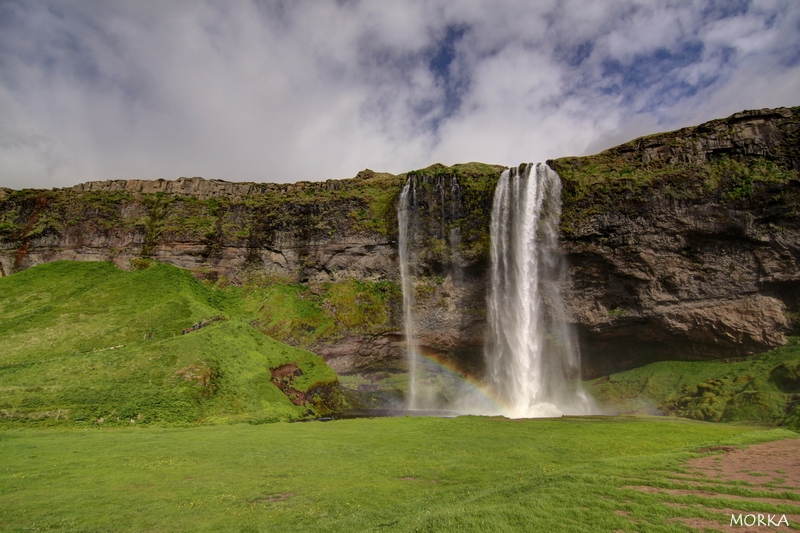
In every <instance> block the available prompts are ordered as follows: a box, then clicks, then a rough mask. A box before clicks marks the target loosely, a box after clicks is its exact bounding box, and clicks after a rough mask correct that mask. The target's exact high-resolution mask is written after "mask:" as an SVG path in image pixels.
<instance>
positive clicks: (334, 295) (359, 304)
mask: <svg viewBox="0 0 800 533" xmlns="http://www.w3.org/2000/svg"><path fill="white" fill-rule="evenodd" d="M231 290H232V291H235V293H236V294H237V295H238V297H240V298H241V304H240V305H241V306H242V309H243V311H244V312H246V313H248V314H250V315H252V316H254V317H255V320H254V321H253V322H252V324H253V325H254V326H255V327H256V328H258V329H259V330H260V331H262V332H263V333H265V334H267V335H269V336H270V337H273V338H275V339H278V340H281V341H283V342H286V343H289V344H291V345H293V346H302V347H308V346H311V345H312V344H313V343H315V342H319V341H324V342H334V341H336V340H338V339H341V338H342V337H344V336H346V335H358V334H367V335H373V334H377V333H383V332H385V331H390V330H393V329H397V328H398V327H399V324H397V322H396V321H397V318H396V317H394V316H393V314H392V309H396V308H399V306H400V305H401V302H402V293H401V291H400V288H399V287H398V286H397V285H396V284H394V283H392V282H388V281H380V282H374V281H361V280H352V279H351V280H345V281H339V282H325V283H310V284H309V283H289V282H286V281H285V280H283V281H282V280H275V279H273V280H266V279H260V280H259V279H253V277H251V278H249V279H248V281H247V284H246V285H245V286H244V287H242V288H231Z"/></svg>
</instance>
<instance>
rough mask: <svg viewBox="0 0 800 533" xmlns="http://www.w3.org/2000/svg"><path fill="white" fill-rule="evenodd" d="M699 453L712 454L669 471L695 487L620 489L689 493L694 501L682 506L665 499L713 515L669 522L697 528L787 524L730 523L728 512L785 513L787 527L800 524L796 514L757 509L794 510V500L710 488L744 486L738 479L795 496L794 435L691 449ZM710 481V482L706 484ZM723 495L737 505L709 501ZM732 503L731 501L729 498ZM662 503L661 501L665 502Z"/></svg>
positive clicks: (798, 456) (799, 464)
mask: <svg viewBox="0 0 800 533" xmlns="http://www.w3.org/2000/svg"><path fill="white" fill-rule="evenodd" d="M697 451H698V452H701V453H713V455H708V456H705V457H699V458H696V459H691V460H689V461H688V463H687V465H686V466H687V467H688V473H687V474H677V473H676V474H675V475H672V476H669V477H670V478H671V479H672V480H673V481H676V482H679V483H687V484H690V485H692V486H697V490H690V489H666V488H657V487H651V486H647V485H630V486H627V487H624V488H627V489H633V490H638V491H641V492H647V493H651V494H655V493H661V494H671V495H681V496H695V497H697V499H696V503H695V504H693V505H691V506H688V505H683V504H675V503H667V505H670V506H673V507H681V508H688V507H696V508H703V509H705V510H707V511H710V512H713V513H715V514H716V513H719V519H717V520H716V521H715V520H710V519H707V518H699V517H695V518H688V517H675V518H671V519H669V522H673V523H674V522H679V523H681V524H684V525H686V526H688V527H690V528H693V529H696V530H698V531H704V530H708V529H713V530H715V531H726V532H727V531H730V532H743V531H748V532H749V531H752V532H772V531H788V530H791V527H787V526H786V525H781V526H779V527H770V526H758V525H754V526H744V525H731V516H732V515H736V516H738V515H743V516H745V515H756V516H757V515H759V514H761V515H763V517H764V520H766V517H767V515H768V514H772V515H773V521H775V522H777V521H778V520H779V519H780V517H782V516H785V517H786V520H788V521H789V524H790V525H791V526H792V527H795V528H796V527H797V526H798V525H800V513H792V514H784V513H778V514H775V513H767V512H764V510H763V509H762V507H763V504H770V505H782V506H785V505H790V506H792V507H795V508H798V509H800V501H797V500H789V499H785V497H784V498H764V497H757V496H753V497H747V496H741V495H733V494H725V493H722V492H715V491H714V486H713V485H719V486H720V487H721V488H722V487H726V486H729V487H739V488H744V487H743V486H742V485H741V484H740V482H743V481H744V482H747V483H748V485H747V486H746V489H747V490H753V491H759V492H782V493H783V494H784V495H785V494H786V493H790V494H796V495H798V496H800V439H797V438H795V439H784V440H779V441H774V442H766V443H763V444H756V445H752V446H748V447H746V448H735V447H732V446H715V447H709V448H701V449H699V450H697ZM710 485H711V486H710ZM712 498H713V499H717V500H721V499H724V500H729V501H730V502H731V507H734V506H735V507H740V506H741V507H742V509H733V508H728V507H726V508H719V507H720V506H719V504H718V503H717V504H712V501H711V499H712ZM734 502H735V503H734ZM665 503H666V502H665Z"/></svg>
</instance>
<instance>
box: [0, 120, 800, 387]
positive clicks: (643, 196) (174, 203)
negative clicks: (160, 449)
mask: <svg viewBox="0 0 800 533" xmlns="http://www.w3.org/2000/svg"><path fill="white" fill-rule="evenodd" d="M799 124H800V108H791V109H787V108H781V109H775V110H759V111H747V112H743V113H737V114H736V115H733V116H732V117H729V118H727V119H721V120H715V121H712V122H709V123H706V124H703V125H700V126H697V127H693V128H685V129H683V130H679V131H676V132H670V133H664V134H658V135H654V136H649V137H646V138H642V139H637V140H635V141H631V142H629V143H626V144H624V145H621V146H618V147H615V148H612V149H610V150H607V151H606V152H602V153H600V154H597V155H595V156H589V157H581V158H563V159H559V160H555V161H550V162H549V164H550V166H551V167H552V168H554V169H555V170H556V171H558V172H559V174H560V175H561V178H562V183H563V192H562V203H563V214H562V228H561V229H562V235H561V245H562V249H563V251H564V253H565V254H566V256H567V258H568V261H569V264H570V269H571V275H572V280H571V282H570V283H569V284H568V286H565V287H563V288H562V294H564V296H565V298H566V303H567V311H568V313H569V314H570V319H571V321H572V322H573V323H574V324H575V326H576V328H577V331H578V334H579V337H580V339H581V349H582V354H583V358H582V359H583V363H584V365H583V366H584V375H585V376H596V375H602V374H605V373H608V372H613V371H618V370H622V369H625V368H631V367H635V366H639V365H642V364H645V363H648V362H651V361H655V360H663V359H708V358H719V357H736V356H741V355H744V354H749V353H755V352H758V351H763V350H766V349H769V348H772V347H775V346H778V345H780V344H783V343H784V342H785V335H786V334H787V333H789V332H794V333H800V324H798V323H796V322H795V317H798V316H800V264H798V261H800V179H798V169H800V125H799ZM471 165H472V164H470V165H464V166H462V167H461V168H457V167H456V166H454V167H443V166H441V165H434V166H433V167H430V168H429V169H426V170H424V171H417V172H415V173H410V176H412V177H413V178H414V179H416V180H417V184H418V191H417V192H418V195H417V199H416V201H417V202H418V204H417V207H418V212H417V223H418V229H417V231H418V234H417V235H416V236H415V239H416V241H415V246H414V250H415V251H414V258H413V261H414V264H415V268H416V271H417V278H416V279H415V282H414V291H415V299H416V310H415V319H416V321H417V334H418V335H419V337H420V342H421V343H422V344H423V346H422V348H421V349H422V350H423V351H425V353H426V355H428V356H430V357H433V358H437V359H441V360H446V361H447V362H449V363H453V364H455V365H456V366H460V367H461V369H462V370H463V371H464V372H467V373H470V374H480V372H481V371H482V355H481V354H482V351H483V343H484V338H485V335H486V308H485V307H486V290H487V286H486V272H487V268H488V264H489V256H488V233H489V227H488V226H489V216H490V210H491V202H492V192H493V190H494V183H495V182H496V180H497V177H498V176H499V173H500V168H497V167H488V166H486V165H484V166H482V167H481V169H480V170H479V171H476V170H474V169H475V168H477V167H474V166H471ZM406 179H407V177H397V176H389V175H379V174H376V173H373V172H372V171H364V172H362V173H360V174H359V176H357V177H356V178H354V179H351V180H338V181H334V180H329V181H327V182H319V183H298V184H292V185H287V184H253V183H228V182H223V181H215V180H211V181H208V180H202V179H200V178H191V179H186V178H182V179H180V180H177V181H166V180H157V181H142V180H131V181H124V180H118V181H108V182H92V183H85V184H81V185H77V186H75V187H72V188H69V189H61V190H54V191H10V190H7V189H0V276H2V275H8V274H10V273H12V272H15V271H18V270H21V269H24V268H27V267H29V266H32V265H35V264H38V263H42V262H46V261H53V260H58V259H72V260H112V261H114V262H115V263H117V264H118V265H119V266H120V267H122V268H130V260H131V259H136V258H139V257H151V258H154V259H157V260H159V261H164V262H168V263H172V264H174V265H177V266H181V267H184V268H189V269H192V270H194V271H195V272H196V273H197V275H198V276H201V277H206V278H209V279H218V278H221V277H223V276H224V277H226V278H228V279H229V280H231V281H232V282H234V283H236V282H238V281H240V280H243V279H245V277H246V274H247V272H252V271H257V272H260V273H264V274H267V275H269V276H273V277H274V278H275V279H283V280H290V281H300V282H318V281H338V280H347V279H353V278H355V279H364V280H373V281H381V280H389V281H393V282H395V283H396V284H398V285H399V283H400V272H399V264H398V260H397V219H396V208H397V197H398V195H399V193H400V190H401V189H402V187H403V185H404V184H405V182H406ZM390 314H391V316H392V317H393V318H392V324H391V328H390V329H389V330H387V331H385V332H383V333H380V334H375V335H363V334H357V333H355V332H354V333H353V334H352V335H346V336H345V338H343V339H337V340H335V341H330V340H321V341H319V342H317V343H316V344H315V345H314V346H310V347H309V348H310V349H311V350H312V351H315V352H316V353H319V354H320V355H322V356H324V357H325V358H326V360H328V362H329V364H331V366H332V367H333V368H334V369H336V370H337V371H338V372H342V373H348V372H357V373H369V372H378V371H385V370H387V369H388V370H389V371H403V370H404V365H405V361H404V350H405V347H404V343H405V339H403V336H402V334H401V333H400V332H402V323H401V320H402V312H401V310H399V309H393V310H392V311H391V313H390Z"/></svg>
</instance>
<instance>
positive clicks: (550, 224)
mask: <svg viewBox="0 0 800 533" xmlns="http://www.w3.org/2000/svg"><path fill="white" fill-rule="evenodd" d="M453 182H454V184H453V185H452V186H453V187H455V186H456V184H455V178H453ZM418 186H419V185H418V182H417V179H416V177H409V179H408V181H407V182H406V185H405V187H404V188H403V190H402V192H401V194H400V199H399V203H398V216H397V218H398V226H399V228H398V229H399V231H398V233H399V243H398V256H399V261H400V273H401V277H402V288H403V314H404V316H403V320H404V333H405V341H406V355H407V360H408V368H409V384H408V394H407V398H406V402H407V405H406V407H407V408H408V409H411V410H417V409H424V410H432V409H447V410H450V411H453V412H457V413H461V414H501V415H505V416H508V417H511V418H525V417H550V416H561V415H562V414H591V413H592V412H593V410H594V406H593V402H592V400H591V398H589V396H588V395H587V394H586V393H585V391H584V390H583V387H582V385H581V380H580V354H579V349H578V344H577V340H576V338H575V334H574V332H573V330H572V328H571V327H570V325H569V322H568V320H567V316H566V310H565V306H564V301H563V298H562V295H561V291H560V287H561V285H564V284H566V283H568V282H569V274H568V270H567V265H566V262H565V260H564V258H563V256H562V254H561V252H560V250H559V246H558V228H559V220H560V216H561V179H560V178H559V176H558V174H556V172H554V171H553V170H552V169H550V168H549V167H548V166H547V165H545V164H543V163H537V164H535V165H534V164H528V165H527V166H525V168H524V169H517V168H511V169H508V170H505V171H504V172H503V174H502V175H501V177H500V180H499V181H498V183H497V186H496V188H495V192H494V200H493V204H492V213H491V228H490V238H491V267H490V271H489V291H488V295H487V322H488V326H489V335H488V339H487V341H486V344H485V347H484V361H485V372H483V376H482V379H476V378H475V377H472V376H470V375H465V374H464V373H460V372H458V371H457V369H456V367H455V366H454V365H448V364H446V363H445V362H443V361H441V360H439V359H437V358H435V357H428V356H426V354H425V353H424V350H423V348H422V347H421V345H420V343H419V340H418V338H417V335H416V327H415V325H416V324H415V320H414V309H415V302H414V279H415V276H416V272H415V264H414V263H413V262H412V261H411V260H410V257H411V252H412V250H413V247H414V244H415V237H416V233H417V231H416V230H417V227H418V220H419V209H418V204H417V188H418ZM437 186H440V187H441V185H440V184H439V183H437ZM443 197H444V196H443ZM442 210H443V212H442V216H444V203H442ZM453 235H454V232H452V231H451V232H450V234H449V238H450V248H451V250H455V249H457V247H456V246H454V243H453V240H452V239H453ZM441 237H442V238H445V230H444V224H443V223H442V230H441ZM457 276H458V274H457V273H456V272H453V273H451V277H453V278H456V277H457Z"/></svg>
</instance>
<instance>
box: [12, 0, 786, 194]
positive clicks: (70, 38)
mask: <svg viewBox="0 0 800 533" xmlns="http://www.w3.org/2000/svg"><path fill="white" fill-rule="evenodd" d="M796 105H800V2H797V1H794V0H785V1H782V0H751V1H737V0H727V1H712V0H708V1H702V0H664V1H656V0H653V1H638V0H615V1H604V2H601V1H594V2H590V1H585V0H575V1H570V0H564V1H556V0H541V1H537V2H531V1H529V0H490V1H483V0H459V1H457V2H453V1H450V0H441V1H438V0H407V1H402V2H401V1H397V0H364V1H357V0H352V1H351V0H339V1H333V0H331V1H326V0H286V1H278V0H275V1H256V0H170V1H169V2H164V1H162V0H137V1H135V2H131V1H129V0H120V1H114V0H80V1H78V0H52V1H48V0H0V186H2V187H10V188H14V189H19V188H25V187H38V188H51V187H64V186H70V185H74V184H76V183H81V182H85V181H94V180H107V179H160V178H163V179H177V178H178V177H180V176H187V177H192V176H202V177H205V178H207V179H224V180H227V181H255V182H295V181H300V180H308V181H318V180H325V179H334V178H347V177H352V176H354V175H355V174H356V173H357V172H358V171H360V170H362V169H365V168H370V169H373V170H375V171H383V172H392V173H400V172H405V171H408V170H413V169H417V168H423V167H426V166H428V165H430V164H433V163H436V162H440V163H444V164H446V165H451V164H454V163H466V162H470V161H482V162H486V163H494V164H502V165H517V164H519V163H521V162H533V161H543V160H546V159H550V158H556V157H562V156H567V155H586V154H591V153H596V152H598V151H600V150H602V149H605V148H608V147H611V146H614V145H616V144H619V143H621V142H625V141H628V140H631V139H633V138H635V137H637V136H641V135H646V134H650V133H656V132H659V131H669V130H673V129H677V128H680V127H684V126H691V125H696V124H699V123H701V122H704V121H707V120H711V119H714V118H721V117H725V116H729V115H731V114H732V113H735V112H738V111H741V110H744V109H759V108H764V107H780V106H796Z"/></svg>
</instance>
